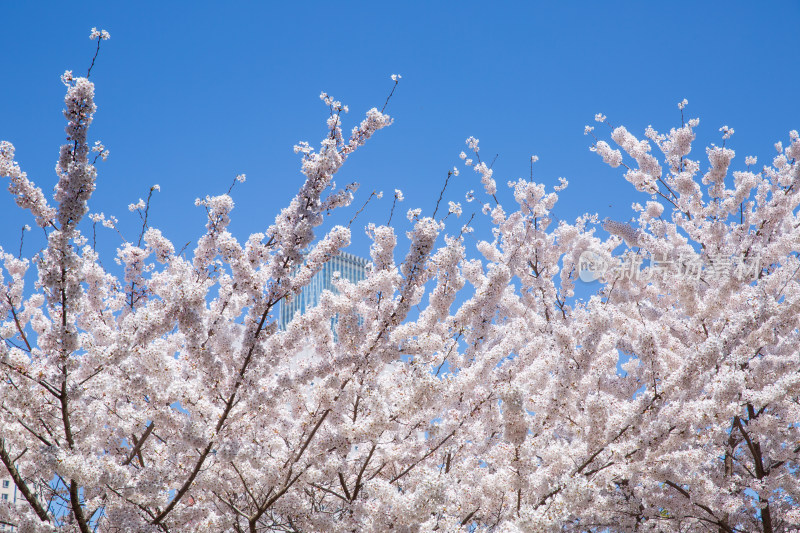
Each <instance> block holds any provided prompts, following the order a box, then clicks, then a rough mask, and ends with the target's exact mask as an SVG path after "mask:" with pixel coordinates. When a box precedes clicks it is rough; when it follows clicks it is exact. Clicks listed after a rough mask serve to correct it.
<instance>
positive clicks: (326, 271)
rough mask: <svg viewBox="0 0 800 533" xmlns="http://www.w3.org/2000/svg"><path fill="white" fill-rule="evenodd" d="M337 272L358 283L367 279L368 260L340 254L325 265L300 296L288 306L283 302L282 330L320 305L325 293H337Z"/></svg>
mask: <svg viewBox="0 0 800 533" xmlns="http://www.w3.org/2000/svg"><path fill="white" fill-rule="evenodd" d="M335 272H338V273H339V276H340V277H341V278H343V279H346V280H349V281H351V282H353V283H357V282H359V281H361V280H363V279H364V278H366V277H367V260H366V259H363V258H361V257H358V256H355V255H353V254H348V253H346V252H340V253H339V255H337V256H336V257H334V258H333V259H331V260H330V261H328V262H327V263H325V265H324V266H323V267H322V270H320V271H319V272H317V273H316V274H314V277H312V278H311V282H310V283H309V284H308V285H306V286H305V287H303V290H302V291H300V294H297V295H295V296H294V298H292V300H291V301H290V302H289V303H288V304H287V303H286V300H284V301H282V302H281V308H280V317H279V320H278V324H279V325H280V328H281V329H286V326H287V325H288V324H289V322H291V320H292V318H294V316H295V315H296V314H297V313H300V314H303V313H305V312H306V311H307V310H308V309H311V308H313V307H315V306H316V305H318V304H319V300H320V297H321V296H322V292H323V291H326V290H329V291H332V292H336V290H335V289H334V287H333V276H334V273H335ZM334 326H335V320H334V321H332V322H331V327H334Z"/></svg>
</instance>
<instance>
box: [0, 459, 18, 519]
mask: <svg viewBox="0 0 800 533" xmlns="http://www.w3.org/2000/svg"><path fill="white" fill-rule="evenodd" d="M3 469H4V470H5V467H3ZM20 498H22V494H20V493H19V491H18V490H17V486H16V485H15V484H14V482H13V481H12V480H11V478H10V477H0V504H8V503H10V504H12V505H16V503H17V501H18V500H19V499H20ZM15 529H16V528H14V527H13V526H10V525H6V524H0V531H14V530H15Z"/></svg>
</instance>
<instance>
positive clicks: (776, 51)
mask: <svg viewBox="0 0 800 533" xmlns="http://www.w3.org/2000/svg"><path fill="white" fill-rule="evenodd" d="M47 5H49V6H50V8H49V9H46V8H43V6H47ZM799 15H800V3H798V2H794V1H793V2H770V3H757V2H658V3H657V2H591V3H589V2H585V3H576V2H558V3H557V2H550V3H535V2H516V3H491V4H489V3H488V2H485V3H477V2H457V3H456V2H452V3H444V2H396V3H391V4H388V3H387V4H379V3H376V2H368V3H367V2H365V3H351V2H340V3H335V4H331V3H322V2H305V3H303V4H296V3H288V2H287V3H283V4H280V5H279V4H270V3H266V2H258V3H256V2H230V3H224V4H223V3H218V2H204V1H196V2H191V3H189V2H183V3H176V2H173V3H167V2H158V3H156V2H136V3H121V2H82V3H80V9H64V8H63V3H56V2H51V3H49V4H48V3H47V2H37V3H31V2H13V3H11V2H9V3H6V4H4V6H3V16H4V21H5V24H4V25H3V31H2V33H0V47H2V49H3V50H4V51H5V54H4V69H5V75H4V76H3V82H2V83H0V117H2V118H1V119H0V139H3V140H8V141H11V142H12V143H14V145H15V146H16V148H17V160H18V161H19V162H20V164H21V166H22V168H23V169H24V170H26V171H27V172H28V174H29V176H30V177H31V178H32V179H34V180H35V181H36V183H37V184H38V185H40V186H41V187H42V188H43V189H44V190H45V191H46V192H47V193H48V194H49V191H51V190H52V186H53V185H54V184H55V181H56V177H55V173H54V170H53V168H54V166H55V162H56V159H57V155H58V146H59V144H60V143H61V142H63V137H64V135H63V126H64V120H63V118H62V116H61V113H60V111H61V109H62V107H63V94H64V87H63V85H61V83H60V81H59V76H60V75H61V73H62V72H63V71H64V70H66V69H72V70H74V72H75V73H76V74H83V73H85V70H86V68H87V67H88V65H89V62H90V60H91V57H92V54H93V52H94V43H93V42H91V41H89V39H88V35H89V30H90V28H91V27H92V26H96V27H98V28H103V29H106V30H108V31H109V32H110V33H111V40H110V41H107V42H104V43H103V47H102V50H101V52H100V57H99V58H98V62H97V64H96V66H95V68H94V70H93V71H92V79H93V81H94V82H95V84H96V101H97V104H98V113H97V114H96V116H95V122H94V124H93V126H92V128H91V130H90V135H91V138H92V139H93V140H96V139H100V140H102V141H103V143H104V144H105V145H106V146H107V147H108V149H109V150H110V151H111V156H110V158H109V160H108V161H107V162H104V163H101V164H99V178H98V190H97V193H96V194H95V196H94V199H93V202H92V211H103V212H105V213H106V214H114V215H116V216H117V217H118V218H119V219H120V221H121V227H122V230H123V232H124V233H125V234H126V235H127V236H128V237H129V238H130V239H135V237H136V232H137V224H138V219H137V217H136V216H135V215H133V214H130V213H128V210H127V205H128V204H129V203H131V202H135V201H136V200H138V198H139V197H146V194H147V190H148V188H149V187H150V186H151V185H152V184H155V183H158V184H160V186H161V190H162V192H161V193H159V194H156V195H155V197H154V200H153V205H152V209H151V222H152V225H153V226H155V227H159V228H160V229H162V230H163V231H164V232H165V234H166V235H167V236H168V237H170V238H172V239H173V241H174V242H175V244H176V247H178V248H180V247H181V246H182V245H183V243H185V242H187V241H193V240H195V239H196V238H197V237H198V236H199V235H200V233H201V231H202V226H203V224H204V217H205V214H204V211H203V210H202V209H201V208H198V207H195V206H194V199H195V198H197V197H202V196H205V195H206V194H220V193H222V192H224V191H225V190H227V188H228V185H229V184H230V182H231V180H232V179H233V178H234V176H236V175H237V174H239V173H246V174H247V176H248V181H247V183H245V184H243V185H237V187H236V188H235V189H234V199H235V201H236V203H237V207H236V209H235V211H234V213H233V218H234V222H233V224H232V230H233V231H234V233H236V234H237V235H238V236H239V237H241V238H242V239H244V238H245V237H246V235H248V234H249V233H251V232H255V231H263V230H264V229H265V228H266V227H267V226H268V225H269V224H270V223H271V222H272V220H273V219H274V216H275V214H276V213H277V211H278V209H279V208H280V207H282V206H283V205H285V204H286V203H287V202H288V200H289V198H290V197H291V195H292V194H293V193H294V192H295V191H296V190H297V188H298V187H299V186H300V184H301V180H302V176H301V174H300V172H299V158H298V156H297V155H295V154H294V153H293V151H292V146H293V145H294V144H295V143H296V142H298V141H301V140H305V141H308V142H310V143H311V144H312V145H315V146H316V145H318V142H319V140H320V139H321V137H322V136H323V135H324V133H325V129H324V128H325V124H324V121H325V118H326V114H327V110H326V108H325V107H324V106H323V105H322V103H321V102H320V101H319V93H320V92H321V91H326V92H328V93H329V94H331V95H333V96H335V97H336V98H337V99H340V100H342V101H343V102H344V103H346V104H348V105H349V106H350V114H349V115H348V118H347V122H346V123H345V126H346V131H349V128H350V127H352V126H353V125H355V124H357V123H358V121H360V119H361V118H362V116H363V113H364V112H365V111H366V110H367V109H369V108H370V107H373V106H376V107H378V108H380V107H381V106H382V105H383V102H384V100H385V98H386V95H387V94H388V92H389V90H390V89H391V85H392V82H391V80H390V79H389V76H390V74H393V73H399V74H401V75H402V76H403V78H402V80H401V83H400V85H399V87H398V88H397V91H396V92H395V95H394V97H393V98H392V100H391V102H390V104H389V106H388V108H387V112H388V113H390V114H391V115H392V116H393V117H395V124H394V125H393V126H391V127H390V128H388V129H386V130H383V131H381V132H379V133H378V134H377V135H376V136H375V137H374V138H373V139H372V140H371V141H370V142H369V143H368V144H367V146H365V147H364V148H362V149H361V150H359V152H357V153H356V154H355V155H354V156H353V157H352V158H351V159H350V160H349V161H348V163H347V164H346V166H345V167H344V169H343V170H342V172H341V174H340V175H339V176H338V177H337V182H338V183H339V184H342V185H343V184H345V183H348V182H350V181H359V182H360V183H361V184H362V188H361V189H360V191H359V194H358V196H357V198H356V200H355V202H354V207H353V208H352V209H351V210H350V211H348V212H347V213H343V214H342V215H341V216H340V217H339V218H338V219H336V221H339V222H341V221H344V222H346V221H347V220H349V218H350V217H351V216H352V213H353V211H354V210H355V209H357V208H358V207H359V206H360V205H361V203H363V201H364V200H365V199H366V197H367V196H368V195H369V192H370V191H372V190H383V191H385V192H386V193H387V194H386V196H385V197H384V199H383V200H382V201H380V202H373V203H372V204H370V206H369V207H368V208H367V209H366V210H365V211H364V213H363V214H362V215H361V216H360V217H359V219H358V223H357V224H356V226H358V227H359V228H360V227H363V223H366V222H369V221H374V222H379V223H380V222H385V221H386V219H387V217H388V212H389V208H390V205H391V191H393V190H394V189H395V188H400V189H402V190H403V191H404V193H405V196H406V201H405V202H404V203H403V204H401V206H400V208H401V212H400V214H401V215H402V214H404V213H405V211H406V210H407V209H409V208H412V207H421V208H422V209H423V213H424V214H430V213H431V212H432V210H433V206H434V204H435V202H436V198H437V196H438V193H439V190H440V188H441V184H442V183H443V182H444V179H445V177H446V173H447V170H448V169H450V168H452V167H453V166H454V165H459V164H460V160H459V159H458V154H459V152H460V151H462V150H464V149H465V146H464V139H466V138H467V137H468V136H470V135H474V136H476V137H478V138H479V139H480V140H481V147H482V150H481V154H482V155H483V157H484V159H489V160H491V159H492V158H494V156H495V154H498V156H497V160H496V162H495V164H494V170H495V177H496V178H497V181H498V185H499V186H500V188H501V194H502V196H501V200H503V199H505V201H506V202H509V201H510V200H511V197H510V194H508V193H507V192H506V190H505V188H504V184H505V183H506V181H508V180H510V179H516V178H519V177H527V176H528V175H529V173H530V165H529V161H530V156H531V155H532V154H536V155H538V156H539V157H540V160H539V162H538V163H537V164H536V165H535V167H534V178H535V179H536V180H537V181H541V182H544V183H546V184H548V186H549V187H552V186H553V185H556V184H557V183H558V181H557V178H558V177H560V176H563V177H565V178H567V179H568V180H569V182H570V187H569V188H568V189H567V190H566V191H564V193H562V194H561V200H560V201H559V204H558V205H557V206H556V208H555V212H556V213H557V214H558V216H559V217H561V218H563V219H573V218H574V217H575V216H577V215H578V214H580V213H582V212H585V211H589V212H597V213H599V214H600V216H601V218H603V217H606V216H609V217H611V218H616V219H619V220H627V219H628V218H629V217H630V216H631V215H632V212H631V210H630V204H631V202H632V201H635V200H638V201H641V202H644V201H645V200H646V199H647V197H646V196H644V195H639V194H637V193H636V192H635V191H634V190H633V189H632V187H631V186H630V185H628V184H627V182H625V181H624V179H623V178H622V173H621V172H619V171H618V170H613V169H610V168H608V167H607V166H606V165H604V164H603V163H602V161H601V160H600V158H599V157H598V156H597V155H596V154H593V153H591V152H590V151H589V146H590V138H588V137H585V136H584V135H583V126H584V125H585V124H594V122H593V117H594V114H595V113H598V112H602V113H604V114H606V115H607V116H608V117H609V120H610V121H611V122H612V123H613V124H615V125H616V124H624V125H626V126H628V127H629V129H631V131H633V132H634V133H635V134H636V135H638V136H642V134H643V131H644V128H645V127H646V126H647V125H648V124H652V125H653V126H654V127H655V128H656V129H658V130H660V131H665V130H668V129H669V127H671V126H675V125H678V124H679V123H680V114H679V111H678V109H677V107H676V103H677V102H678V101H680V100H681V99H683V98H687V99H688V100H689V107H688V108H687V116H691V117H694V116H699V117H700V119H701V123H700V128H699V130H698V132H699V139H698V141H699V142H698V144H696V145H695V150H696V151H695V152H693V154H692V155H693V156H694V157H700V156H698V155H697V150H698V149H702V147H703V146H704V145H705V144H706V143H707V142H720V141H719V132H718V131H717V130H718V128H719V127H720V126H722V125H726V124H727V125H729V126H730V127H732V128H734V129H735V130H736V134H735V135H734V136H733V138H732V140H731V141H729V142H728V146H730V147H732V148H734V149H735V150H737V158H736V160H735V162H734V167H735V168H743V167H744V156H745V155H757V156H759V160H760V161H759V163H764V162H767V161H768V160H769V159H770V158H771V157H772V154H774V151H773V148H772V145H773V143H774V142H776V141H778V140H783V141H785V140H786V138H787V133H788V131H789V130H791V129H798V128H800V98H798V97H797V90H798V81H800V73H798V70H797V67H796V65H795V64H794V62H793V58H794V57H795V55H796V49H797V41H796V35H797V30H796V24H797V20H798V19H800V17H798V16H799ZM598 130H599V131H601V133H603V134H605V135H606V137H607V136H608V132H607V131H605V132H603V131H602V129H601V128H598ZM700 153H701V154H702V152H700ZM702 159H704V157H703V158H702ZM704 166H705V165H704ZM460 168H462V173H461V175H460V176H459V177H457V178H455V179H454V180H453V181H452V182H451V187H450V189H449V194H448V197H449V199H453V200H456V201H459V200H463V198H464V193H465V192H466V191H467V190H469V189H475V190H476V191H480V189H481V187H480V183H479V181H478V176H477V174H475V173H473V172H472V171H469V172H464V171H463V167H460ZM3 187H4V188H5V184H3ZM478 208H479V204H477V203H473V204H464V211H465V215H464V217H468V216H469V214H470V212H471V211H472V210H475V209H478ZM395 220H398V221H401V222H405V218H404V217H402V216H400V217H398V216H397V214H396V215H395ZM25 223H29V224H31V225H32V220H31V219H30V217H29V216H28V215H27V214H24V213H22V212H21V211H19V210H18V209H16V208H15V207H14V205H13V201H12V199H11V197H10V195H8V194H2V195H0V228H2V229H0V245H2V246H3V247H4V248H6V249H10V250H16V249H17V248H18V246H19V228H20V226H21V225H22V224H25ZM99 238H100V241H101V243H100V244H101V246H103V247H106V246H109V247H114V246H116V245H117V244H118V243H119V242H120V241H119V237H118V236H116V235H115V234H114V233H112V232H110V231H108V230H106V231H104V232H102V233H101V234H100V237H99ZM38 246H39V245H38V244H37V243H36V242H35V239H34V238H33V236H31V238H30V241H26V251H27V252H28V253H30V252H32V251H35V249H37V248H38ZM367 246H368V241H367V240H366V238H365V237H364V236H363V232H361V231H360V230H359V229H356V230H355V231H354V243H353V246H352V247H351V248H350V251H351V252H353V253H355V254H359V255H366V252H367ZM106 263H110V261H108V260H107V261H106Z"/></svg>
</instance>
